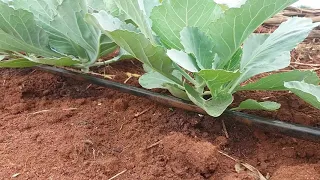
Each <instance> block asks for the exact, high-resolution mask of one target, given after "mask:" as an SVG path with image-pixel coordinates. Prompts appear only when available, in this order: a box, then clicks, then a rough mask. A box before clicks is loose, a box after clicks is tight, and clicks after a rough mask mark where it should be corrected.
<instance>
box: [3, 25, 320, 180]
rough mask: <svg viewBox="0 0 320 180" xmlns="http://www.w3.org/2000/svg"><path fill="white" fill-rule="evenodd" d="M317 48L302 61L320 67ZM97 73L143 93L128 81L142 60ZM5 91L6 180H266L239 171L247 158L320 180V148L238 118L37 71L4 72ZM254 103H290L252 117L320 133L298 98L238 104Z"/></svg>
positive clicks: (301, 51) (287, 179)
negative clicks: (172, 105) (167, 104)
mask: <svg viewBox="0 0 320 180" xmlns="http://www.w3.org/2000/svg"><path fill="white" fill-rule="evenodd" d="M269 29H270V28H269ZM259 31H260V32H263V31H265V30H264V29H263V28H262V29H260V30H259ZM317 44H319V43H318V40H308V41H306V42H305V44H302V45H300V46H299V47H298V48H297V49H296V50H294V51H293V52H292V60H293V62H298V63H307V64H320V60H319V58H320V57H319V51H320V48H319V47H320V46H319V45H317ZM313 68H317V67H314V66H309V65H301V64H299V65H297V64H292V66H291V67H289V68H288V69H313ZM316 70H317V69H316ZM95 72H98V73H100V74H105V75H111V76H108V77H114V79H113V80H114V81H117V82H122V83H123V82H126V83H128V84H130V85H132V86H137V87H140V86H139V83H138V81H137V78H136V77H132V78H130V79H128V76H127V75H126V73H127V72H130V73H132V74H142V69H141V64H139V63H137V62H136V61H123V62H120V63H115V64H112V65H111V66H108V67H104V68H99V69H96V71H95ZM317 72H319V71H317ZM318 74H319V75H320V73H318ZM0 92H1V93H2V98H1V99H0V179H1V180H2V179H3V180H6V179H17V180H20V179H21V180H27V179H30V180H31V179H32V180H34V179H35V180H37V179H39V180H43V179H49V180H68V179H70V180H71V179H72V180H75V179H76V180H89V179H90V180H91V179H92V180H98V179H99V180H100V179H101V180H108V179H110V180H111V179H119V180H170V179H172V180H179V179H181V180H182V179H183V180H202V179H210V180H254V179H259V178H257V173H252V171H250V170H248V169H247V170H244V171H241V172H237V171H236V168H235V166H236V165H237V164H239V162H238V160H239V161H241V162H243V163H247V164H250V165H252V166H253V167H254V168H256V169H257V170H259V171H260V172H261V174H262V175H264V176H265V177H270V179H271V180H320V144H319V143H314V142H308V141H303V140H299V139H294V138H291V137H285V136H281V135H277V134H271V133H268V132H263V131H261V130H259V129H254V128H252V127H249V126H246V125H243V124H239V123H236V122H234V121H232V119H230V118H229V117H225V116H222V117H220V118H216V119H214V118H212V117H208V116H202V115H198V114H195V113H191V112H186V111H182V110H179V109H173V108H170V107H165V106H162V105H159V104H155V103H154V102H151V101H149V100H147V99H144V98H139V97H135V96H132V95H128V94H124V93H120V92H116V91H113V90H110V89H105V88H101V87H97V86H95V85H91V84H87V83H84V82H80V81H75V80H73V79H67V78H64V77H60V76H56V75H52V74H48V73H44V72H41V71H39V70H33V69H0ZM161 92H162V91H161ZM247 98H253V99H257V100H272V101H277V102H279V103H281V104H282V107H281V109H280V110H279V111H277V112H272V113H270V112H264V111H258V112H257V111H255V112H250V111H249V113H253V114H258V115H260V116H264V117H268V118H276V119H279V120H282V121H288V122H294V123H301V124H305V125H310V126H315V127H320V116H319V110H317V109H315V108H312V107H310V106H309V105H308V104H307V103H305V102H303V101H301V100H300V99H299V98H298V97H296V96H295V95H293V94H291V93H288V92H246V93H243V92H242V93H238V94H236V95H235V102H236V103H235V104H234V105H236V104H237V103H238V102H240V101H242V100H244V99H247ZM222 122H224V123H225V125H226V130H227V132H225V131H224V128H223V124H222ZM227 135H228V138H227V137H226V136H227ZM236 161H237V162H236ZM251 170H252V169H251Z"/></svg>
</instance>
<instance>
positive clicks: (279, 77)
mask: <svg viewBox="0 0 320 180" xmlns="http://www.w3.org/2000/svg"><path fill="white" fill-rule="evenodd" d="M289 81H304V82H306V83H309V84H315V85H318V84H319V82H320V80H319V77H318V76H317V73H316V72H313V71H298V70H295V71H290V72H284V73H277V74H271V75H270V76H267V77H264V78H261V79H260V80H258V81H257V82H254V83H250V84H247V85H245V86H243V87H239V88H237V89H236V90H237V91H242V90H269V91H270V90H272V91H286V90H288V89H287V88H286V87H284V83H285V82H289Z"/></svg>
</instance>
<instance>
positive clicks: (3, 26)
mask: <svg viewBox="0 0 320 180" xmlns="http://www.w3.org/2000/svg"><path fill="white" fill-rule="evenodd" d="M0 22H1V23H0V49H2V50H6V51H19V52H28V53H34V54H38V55H41V56H47V57H52V56H59V54H57V53H54V52H53V51H51V49H50V48H49V44H48V41H49V39H48V35H47V34H46V33H45V32H44V31H43V30H42V29H41V28H39V27H38V26H37V25H36V22H35V21H34V16H33V15H32V14H31V13H30V12H28V11H25V10H22V9H20V10H14V9H13V8H11V7H9V6H8V5H7V4H4V3H2V2H0Z"/></svg>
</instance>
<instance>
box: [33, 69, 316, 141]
mask: <svg viewBox="0 0 320 180" xmlns="http://www.w3.org/2000/svg"><path fill="white" fill-rule="evenodd" d="M36 69H39V70H42V71H46V72H50V73H53V74H57V75H61V76H65V77H70V78H73V79H76V80H80V81H86V82H88V83H91V84H95V85H99V86H102V87H106V88H110V89H114V90H117V91H120V92H124V93H128V94H132V95H135V96H140V97H144V98H147V99H149V100H152V101H154V102H157V103H160V104H163V105H166V106H169V107H175V108H180V109H183V110H187V111H191V112H196V113H199V114H204V115H207V113H206V112H205V111H204V110H202V109H201V108H199V107H198V106H195V105H193V104H190V103H189V102H187V101H184V100H181V99H178V98H175V97H172V96H167V95H162V94H159V93H155V92H151V91H148V90H145V89H141V88H137V87H132V86H129V85H125V84H121V83H117V82H113V81H110V80H106V79H101V78H98V77H94V76H91V75H88V74H84V73H81V72H75V71H71V70H66V69H61V68H56V67H51V66H37V67H36ZM224 115H227V116H232V117H234V118H233V119H235V120H236V121H238V122H240V123H243V124H246V125H249V126H253V127H257V128H259V129H261V130H263V131H267V132H272V133H279V134H282V135H286V136H291V137H294V138H298V139H304V140H309V141H314V142H320V128H316V127H310V126H305V125H301V124H293V123H287V122H283V121H279V120H272V119H267V118H263V117H259V116H255V115H250V114H246V113H242V112H237V111H231V110H227V111H225V112H224Z"/></svg>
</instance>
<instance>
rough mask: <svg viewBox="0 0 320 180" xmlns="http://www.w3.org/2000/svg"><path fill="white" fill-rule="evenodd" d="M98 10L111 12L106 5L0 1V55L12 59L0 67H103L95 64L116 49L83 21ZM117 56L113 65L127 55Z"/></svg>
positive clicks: (71, 0)
mask: <svg viewBox="0 0 320 180" xmlns="http://www.w3.org/2000/svg"><path fill="white" fill-rule="evenodd" d="M101 7H103V10H105V11H107V12H109V13H111V12H113V9H112V7H111V6H107V5H106V3H105V1H92V0H88V1H86V0H77V1H74V0H12V1H7V2H6V3H5V2H1V1H0V52H2V53H3V54H5V55H6V56H9V57H10V58H11V59H10V60H6V61H0V67H31V66H35V65H38V64H48V65H56V66H74V67H79V68H82V69H84V70H87V69H88V68H89V67H91V66H96V65H101V64H105V63H106V62H97V60H98V59H100V58H101V57H103V56H105V55H108V54H110V53H111V52H113V51H114V50H116V48H117V45H116V44H115V43H114V42H113V41H112V40H111V39H110V38H109V37H108V36H106V35H104V34H102V33H101V31H100V29H98V28H96V27H95V26H93V25H91V24H88V23H87V22H86V21H85V20H84V17H85V15H86V14H87V13H89V12H95V11H97V10H102V9H101ZM120 52H121V53H120V55H119V56H118V57H115V59H113V61H115V60H118V59H120V58H123V57H126V55H128V54H127V53H126V52H125V51H124V50H121V51H120ZM122 55H125V56H122Z"/></svg>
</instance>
